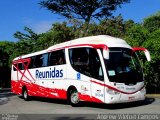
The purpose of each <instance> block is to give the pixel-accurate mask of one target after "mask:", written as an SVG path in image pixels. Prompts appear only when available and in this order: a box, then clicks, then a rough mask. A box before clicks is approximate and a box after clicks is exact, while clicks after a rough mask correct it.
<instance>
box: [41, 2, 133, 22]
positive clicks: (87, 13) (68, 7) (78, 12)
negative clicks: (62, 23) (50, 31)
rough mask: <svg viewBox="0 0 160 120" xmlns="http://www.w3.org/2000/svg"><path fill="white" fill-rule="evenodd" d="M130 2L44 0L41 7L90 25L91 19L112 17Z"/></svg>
mask: <svg viewBox="0 0 160 120" xmlns="http://www.w3.org/2000/svg"><path fill="white" fill-rule="evenodd" d="M129 1H130V0H87V1H86V0H42V1H41V2H40V5H41V6H42V7H45V8H47V9H48V10H50V11H51V12H53V13H55V14H60V15H62V16H64V17H66V18H68V19H71V18H74V19H82V20H84V21H85V23H90V21H91V19H93V18H95V19H102V18H107V17H108V16H111V15H112V12H113V11H114V10H116V8H117V7H119V6H120V5H121V4H124V3H127V2H129Z"/></svg>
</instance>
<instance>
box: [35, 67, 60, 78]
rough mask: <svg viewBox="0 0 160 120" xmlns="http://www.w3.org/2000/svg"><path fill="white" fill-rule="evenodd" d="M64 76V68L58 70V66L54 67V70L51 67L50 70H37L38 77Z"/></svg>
mask: <svg viewBox="0 0 160 120" xmlns="http://www.w3.org/2000/svg"><path fill="white" fill-rule="evenodd" d="M58 77H60V78H62V77H63V70H62V69H61V70H56V68H55V67H54V69H53V70H52V69H51V68H50V70H49V71H40V70H36V78H40V79H41V78H58Z"/></svg>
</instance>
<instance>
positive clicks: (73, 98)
mask: <svg viewBox="0 0 160 120" xmlns="http://www.w3.org/2000/svg"><path fill="white" fill-rule="evenodd" d="M69 103H70V104H71V105H72V106H73V107H76V106H79V105H80V100H79V95H78V92H77V90H70V94H69Z"/></svg>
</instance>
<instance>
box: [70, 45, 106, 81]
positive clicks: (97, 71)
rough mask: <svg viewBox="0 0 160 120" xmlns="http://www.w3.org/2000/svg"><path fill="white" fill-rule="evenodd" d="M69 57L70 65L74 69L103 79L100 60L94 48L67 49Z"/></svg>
mask: <svg viewBox="0 0 160 120" xmlns="http://www.w3.org/2000/svg"><path fill="white" fill-rule="evenodd" d="M69 57H70V62H71V65H72V67H73V68H74V69H75V70H76V71H78V72H80V73H82V74H85V75H87V76H91V77H93V78H96V79H99V80H103V79H104V78H103V71H102V67H101V62H100V59H99V56H98V53H97V50H96V49H93V48H73V49H69Z"/></svg>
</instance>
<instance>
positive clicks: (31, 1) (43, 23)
mask: <svg viewBox="0 0 160 120" xmlns="http://www.w3.org/2000/svg"><path fill="white" fill-rule="evenodd" d="M40 1H41V0H0V41H17V39H16V38H14V36H13V34H14V33H15V32H16V31H21V32H24V31H23V29H24V26H27V27H29V28H31V29H32V30H33V31H34V32H36V33H38V34H40V33H44V32H46V31H48V30H49V29H50V28H51V26H52V24H53V23H56V22H63V21H65V19H64V17H62V16H59V15H55V14H53V13H51V12H50V11H49V10H47V9H45V8H41V6H40V5H39V4H38V3H39V2H40ZM158 11H160V0H131V2H130V3H128V4H123V5H122V6H121V8H118V9H117V10H116V11H115V12H114V14H113V15H115V16H117V15H119V14H121V15H122V16H123V18H124V20H128V19H132V20H134V21H135V22H139V23H141V22H143V19H144V18H146V17H148V16H150V15H152V14H155V13H157V12H158Z"/></svg>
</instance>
